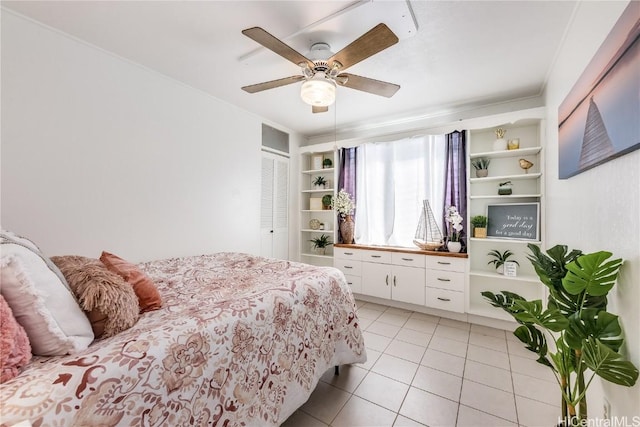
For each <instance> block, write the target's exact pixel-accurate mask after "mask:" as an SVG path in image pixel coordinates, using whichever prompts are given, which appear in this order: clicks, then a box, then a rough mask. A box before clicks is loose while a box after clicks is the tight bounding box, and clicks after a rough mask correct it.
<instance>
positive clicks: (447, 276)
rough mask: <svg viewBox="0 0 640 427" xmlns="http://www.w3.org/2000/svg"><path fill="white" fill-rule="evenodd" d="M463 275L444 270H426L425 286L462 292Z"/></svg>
mask: <svg viewBox="0 0 640 427" xmlns="http://www.w3.org/2000/svg"><path fill="white" fill-rule="evenodd" d="M464 278H465V274H464V273H459V272H457V271H446V270H427V286H429V287H430V288H440V289H449V290H451V291H460V292H464Z"/></svg>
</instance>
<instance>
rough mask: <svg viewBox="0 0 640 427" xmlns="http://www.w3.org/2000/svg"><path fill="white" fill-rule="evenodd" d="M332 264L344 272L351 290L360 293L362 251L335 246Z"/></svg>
mask: <svg viewBox="0 0 640 427" xmlns="http://www.w3.org/2000/svg"><path fill="white" fill-rule="evenodd" d="M333 256H334V258H333V266H334V267H335V268H337V269H339V270H341V271H342V272H343V273H344V277H345V278H346V279H347V284H348V285H349V286H350V287H351V292H354V293H356V294H361V293H362V261H361V259H362V251H358V250H351V249H344V248H339V247H338V248H335V250H334V253H333Z"/></svg>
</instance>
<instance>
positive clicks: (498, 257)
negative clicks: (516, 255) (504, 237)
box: [487, 249, 520, 274]
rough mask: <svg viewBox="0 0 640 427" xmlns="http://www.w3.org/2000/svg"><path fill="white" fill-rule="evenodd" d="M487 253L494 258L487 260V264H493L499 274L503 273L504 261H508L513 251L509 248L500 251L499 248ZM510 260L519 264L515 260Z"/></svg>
mask: <svg viewBox="0 0 640 427" xmlns="http://www.w3.org/2000/svg"><path fill="white" fill-rule="evenodd" d="M487 255H489V256H492V257H494V259H492V260H491V261H489V262H488V263H487V264H493V265H494V267H495V268H496V271H497V272H498V273H499V274H503V273H504V263H505V262H507V261H509V258H510V257H512V256H513V252H511V251H510V250H509V249H507V250H506V251H504V252H500V251H499V250H497V249H494V250H492V251H491V252H489V253H488V254H487ZM511 262H513V263H515V264H516V265H517V266H518V267H519V266H520V264H519V263H518V261H516V260H513V261H511Z"/></svg>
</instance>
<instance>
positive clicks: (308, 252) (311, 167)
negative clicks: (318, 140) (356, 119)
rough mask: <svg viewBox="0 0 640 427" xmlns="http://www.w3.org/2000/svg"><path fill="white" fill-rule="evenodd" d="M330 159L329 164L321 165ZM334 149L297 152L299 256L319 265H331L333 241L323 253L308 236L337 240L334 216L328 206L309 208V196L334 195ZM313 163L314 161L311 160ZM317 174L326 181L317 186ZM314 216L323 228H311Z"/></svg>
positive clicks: (307, 261) (303, 260)
mask: <svg viewBox="0 0 640 427" xmlns="http://www.w3.org/2000/svg"><path fill="white" fill-rule="evenodd" d="M318 159H320V160H321V161H322V164H321V167H317V166H318V164H317V162H318ZM325 160H329V161H330V162H331V165H330V166H329V165H324V162H325ZM335 160H336V156H335V152H334V151H320V152H304V153H302V154H301V155H300V171H301V172H300V260H301V261H302V262H306V263H308V264H315V265H321V266H330V265H333V245H331V246H329V247H328V248H327V249H326V252H325V253H324V254H319V253H317V252H315V251H314V249H313V243H311V242H310V240H311V239H314V238H317V237H320V236H322V235H323V234H326V235H328V236H329V238H330V240H331V242H335V241H336V232H335V230H336V216H335V213H334V211H333V210H330V209H311V199H312V198H318V199H322V198H323V197H324V196H326V195H330V196H332V197H333V196H334V195H335V189H334V187H335V185H336V179H337V176H336V169H335V167H334V166H335ZM314 163H315V164H314ZM318 177H323V178H324V179H325V180H326V181H327V184H326V185H325V186H324V187H322V188H317V187H315V186H314V185H313V182H314V181H315V180H316V178H318ZM314 219H315V220H317V221H319V222H321V223H322V224H323V229H312V228H311V221H312V220H314Z"/></svg>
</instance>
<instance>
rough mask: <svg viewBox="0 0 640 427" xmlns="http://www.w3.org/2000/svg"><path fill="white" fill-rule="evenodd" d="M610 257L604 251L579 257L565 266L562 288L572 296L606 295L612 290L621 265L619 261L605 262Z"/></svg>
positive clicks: (609, 253) (609, 254)
mask: <svg viewBox="0 0 640 427" xmlns="http://www.w3.org/2000/svg"><path fill="white" fill-rule="evenodd" d="M611 255H612V254H611V252H606V251H599V252H594V253H592V254H586V255H581V256H580V257H578V258H577V259H576V260H574V261H572V262H570V263H569V264H567V275H566V276H565V277H564V279H562V286H563V287H564V288H565V289H566V290H567V292H569V293H570V294H572V295H577V294H579V293H581V292H583V291H586V293H587V294H589V295H593V296H604V295H606V294H607V293H609V291H610V290H611V288H613V285H614V284H615V282H616V279H617V278H618V272H619V270H620V266H621V265H622V260H621V259H614V260H612V261H609V262H606V261H607V259H609V258H611Z"/></svg>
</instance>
